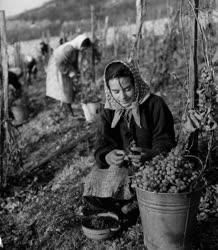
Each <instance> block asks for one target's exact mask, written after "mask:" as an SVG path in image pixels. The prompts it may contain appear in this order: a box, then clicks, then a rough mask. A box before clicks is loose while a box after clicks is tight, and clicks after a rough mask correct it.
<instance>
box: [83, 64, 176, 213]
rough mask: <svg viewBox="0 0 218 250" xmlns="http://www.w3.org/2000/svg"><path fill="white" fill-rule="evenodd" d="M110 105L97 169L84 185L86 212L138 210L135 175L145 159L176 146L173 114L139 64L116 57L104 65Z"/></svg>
mask: <svg viewBox="0 0 218 250" xmlns="http://www.w3.org/2000/svg"><path fill="white" fill-rule="evenodd" d="M104 77H105V86H104V87H105V95H106V103H105V107H104V110H103V112H102V114H101V121H100V126H99V132H98V139H97V143H96V145H97V146H96V150H95V153H94V156H95V160H96V163H97V164H96V165H97V166H96V167H95V168H94V169H93V170H92V171H91V173H90V174H89V175H88V176H87V178H86V180H85V184H84V193H83V198H84V201H85V202H84V209H83V212H84V214H91V213H97V212H102V211H111V212H115V213H117V214H118V215H120V216H126V215H128V214H131V212H133V211H135V210H136V209H137V202H136V196H135V193H134V190H132V189H131V181H130V178H129V177H130V175H132V174H133V172H132V171H137V169H138V167H140V166H141V165H142V164H143V163H144V162H145V161H146V160H149V159H151V158H152V157H154V156H155V155H158V154H160V153H164V152H168V151H170V150H171V148H172V147H174V146H175V134H174V124H173V117H172V114H171V112H170V110H169V108H168V106H167V105H166V103H165V102H164V101H163V99H162V98H161V97H159V96H156V95H154V94H151V93H150V91H149V86H148V85H147V83H146V82H145V81H144V80H143V79H142V78H141V76H140V74H139V71H138V68H137V66H136V65H135V64H134V62H130V63H127V62H124V61H119V60H116V61H113V62H111V63H110V64H109V65H108V66H107V67H106V69H105V74H104Z"/></svg>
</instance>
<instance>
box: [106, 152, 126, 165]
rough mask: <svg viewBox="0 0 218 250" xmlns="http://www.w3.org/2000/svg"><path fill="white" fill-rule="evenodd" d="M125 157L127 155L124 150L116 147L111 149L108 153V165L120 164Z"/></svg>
mask: <svg viewBox="0 0 218 250" xmlns="http://www.w3.org/2000/svg"><path fill="white" fill-rule="evenodd" d="M124 157H125V152H124V150H119V149H114V150H112V151H110V152H109V153H108V154H106V156H105V160H106V162H107V164H108V165H117V166H120V165H121V164H122V163H123V161H124Z"/></svg>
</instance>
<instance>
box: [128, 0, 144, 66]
mask: <svg viewBox="0 0 218 250" xmlns="http://www.w3.org/2000/svg"><path fill="white" fill-rule="evenodd" d="M145 1H146V0H136V40H135V44H134V50H135V57H136V60H137V61H138V59H139V49H140V40H141V31H142V25H143V20H144V17H145ZM130 56H131V57H132V56H134V55H130Z"/></svg>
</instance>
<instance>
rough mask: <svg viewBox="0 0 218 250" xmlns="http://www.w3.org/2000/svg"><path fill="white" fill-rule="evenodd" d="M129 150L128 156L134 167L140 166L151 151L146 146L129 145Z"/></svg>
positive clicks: (150, 154) (149, 155)
mask: <svg viewBox="0 0 218 250" xmlns="http://www.w3.org/2000/svg"><path fill="white" fill-rule="evenodd" d="M130 151H131V153H130V154H129V155H128V156H129V158H130V160H131V162H132V164H133V165H134V166H135V167H140V166H141V165H142V164H143V163H144V162H145V160H146V159H148V158H150V157H151V156H152V151H151V149H148V148H140V147H131V148H130Z"/></svg>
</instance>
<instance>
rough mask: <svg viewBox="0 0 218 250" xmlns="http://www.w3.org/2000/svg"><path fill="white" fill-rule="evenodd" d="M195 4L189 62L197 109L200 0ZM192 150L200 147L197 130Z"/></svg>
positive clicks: (192, 105) (191, 96) (193, 102)
mask: <svg viewBox="0 0 218 250" xmlns="http://www.w3.org/2000/svg"><path fill="white" fill-rule="evenodd" d="M192 1H193V6H194V12H195V13H194V14H193V16H194V17H193V19H192V20H193V21H192V27H193V30H192V41H191V44H190V64H189V99H190V108H191V109H195V108H196V105H197V101H198V98H197V92H196V90H197V88H198V60H197V51H198V22H197V20H196V18H198V8H199V0H192ZM190 145H191V146H190V150H191V151H192V152H193V153H194V152H196V151H197V147H198V133H197V132H195V133H193V134H192V135H191V136H190Z"/></svg>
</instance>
